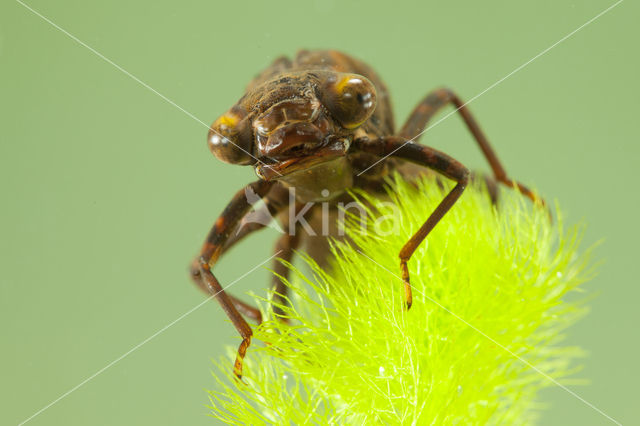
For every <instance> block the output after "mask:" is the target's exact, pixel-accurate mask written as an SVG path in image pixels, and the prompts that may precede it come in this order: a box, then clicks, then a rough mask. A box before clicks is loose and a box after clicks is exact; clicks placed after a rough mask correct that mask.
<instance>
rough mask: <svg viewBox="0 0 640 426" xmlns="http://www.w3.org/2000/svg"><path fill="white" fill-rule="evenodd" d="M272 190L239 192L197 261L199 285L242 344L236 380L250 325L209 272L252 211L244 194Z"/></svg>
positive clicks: (256, 187) (264, 186) (261, 185)
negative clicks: (245, 217) (239, 225)
mask: <svg viewBox="0 0 640 426" xmlns="http://www.w3.org/2000/svg"><path fill="white" fill-rule="evenodd" d="M272 187H273V182H264V181H257V182H254V183H251V184H249V185H248V186H247V187H246V188H245V189H243V190H240V191H238V192H237V193H236V195H234V197H233V199H232V200H231V202H230V203H229V204H228V205H227V207H226V208H225V209H224V211H223V212H222V214H221V215H220V217H218V219H217V220H216V221H215V223H214V225H213V227H212V228H211V231H210V232H209V235H208V236H207V239H206V241H205V242H204V244H203V246H202V249H201V251H200V257H199V259H198V261H197V264H198V267H199V278H200V280H201V284H202V285H203V286H204V287H205V288H206V289H207V290H208V292H209V294H211V295H212V296H214V297H215V298H216V300H217V301H218V303H220V306H221V307H222V309H223V310H224V312H225V313H226V314H227V316H228V317H229V319H230V320H231V322H232V323H233V325H234V327H235V328H236V330H238V333H240V336H241V337H242V342H241V343H240V347H239V348H238V355H237V356H236V361H235V363H234V367H233V372H234V374H235V375H236V376H237V377H238V378H239V379H240V378H241V377H242V361H243V359H244V356H245V354H246V352H247V348H248V347H249V345H250V344H251V336H252V335H253V332H252V331H251V327H249V324H247V322H246V321H245V319H244V318H243V317H242V315H240V313H239V312H238V309H237V308H236V304H235V303H234V300H233V299H232V298H231V297H230V296H229V295H228V294H227V293H225V291H224V289H223V288H222V286H221V285H220V283H219V282H218V279H217V278H216V277H215V276H214V275H213V273H212V272H211V268H212V267H213V265H215V263H216V262H217V260H218V258H219V257H220V255H221V254H222V252H223V250H224V248H225V245H226V243H227V242H228V240H229V237H230V235H231V233H232V232H233V231H234V230H235V229H236V228H237V226H238V224H239V223H240V221H241V220H242V218H243V217H244V216H245V215H246V214H247V212H248V211H249V210H250V209H251V204H249V202H248V200H247V198H246V195H245V193H246V192H245V191H246V190H248V189H249V190H251V191H253V192H254V193H255V194H256V195H257V196H259V197H260V198H262V197H264V196H265V195H266V194H267V193H268V192H269V190H270V189H271V188H272Z"/></svg>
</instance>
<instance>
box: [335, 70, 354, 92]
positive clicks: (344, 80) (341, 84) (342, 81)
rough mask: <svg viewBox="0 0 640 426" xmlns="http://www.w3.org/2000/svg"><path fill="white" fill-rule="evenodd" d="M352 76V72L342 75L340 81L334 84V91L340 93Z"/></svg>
mask: <svg viewBox="0 0 640 426" xmlns="http://www.w3.org/2000/svg"><path fill="white" fill-rule="evenodd" d="M354 78H355V76H354V75H352V74H348V75H345V76H344V77H342V78H341V79H340V81H338V82H337V83H336V85H335V88H336V91H337V92H338V93H342V92H343V91H344V88H345V86H346V85H348V84H349V82H351V80H353V79H354Z"/></svg>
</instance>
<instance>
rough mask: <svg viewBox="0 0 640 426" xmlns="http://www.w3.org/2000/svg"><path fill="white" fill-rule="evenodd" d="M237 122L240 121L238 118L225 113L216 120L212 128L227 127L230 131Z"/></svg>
mask: <svg viewBox="0 0 640 426" xmlns="http://www.w3.org/2000/svg"><path fill="white" fill-rule="evenodd" d="M238 121H240V117H238V116H237V115H235V114H233V113H231V112H227V113H226V114H224V115H222V116H220V118H218V119H217V120H216V122H215V123H214V126H219V127H227V128H230V129H232V128H234V127H235V126H236V125H237V124H238Z"/></svg>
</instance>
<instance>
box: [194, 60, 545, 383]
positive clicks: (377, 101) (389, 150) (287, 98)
mask: <svg viewBox="0 0 640 426" xmlns="http://www.w3.org/2000/svg"><path fill="white" fill-rule="evenodd" d="M449 104H452V105H453V106H455V108H456V109H457V112H459V113H460V115H461V116H462V119H463V120H464V122H465V124H466V125H467V127H468V128H469V130H470V131H471V133H472V135H473V136H474V138H475V140H476V142H477V143H478V145H479V146H480V149H481V150H482V152H483V154H484V156H485V157H486V159H487V160H488V162H489V164H490V166H491V168H492V170H493V174H494V177H495V180H496V181H498V182H501V183H503V184H505V185H507V186H510V187H517V188H518V189H519V190H520V191H521V193H522V194H524V195H526V196H527V197H529V198H530V199H531V200H533V201H534V202H538V201H539V202H541V203H543V201H542V200H540V199H538V198H537V197H536V195H535V194H533V193H532V192H531V191H530V190H529V189H527V188H526V187H525V186H523V185H521V184H520V183H518V182H516V181H513V180H511V179H509V178H508V177H507V174H506V172H505V170H504V168H503V167H502V165H501V164H500V161H499V160H498V158H497V156H496V154H495V153H494V152H493V149H492V148H491V146H490V145H489V142H488V141H487V139H486V137H485V136H484V133H483V132H482V131H481V130H480V127H479V126H478V124H477V123H476V121H475V119H474V118H473V116H472V115H471V113H470V112H469V110H468V109H467V108H466V106H465V105H464V104H463V103H462V101H461V100H460V98H458V96H456V95H455V94H454V93H453V92H452V91H450V90H448V89H439V90H436V91H434V92H432V93H430V94H429V95H427V96H426V97H425V98H424V99H423V100H422V101H421V102H420V103H419V104H418V106H417V107H416V108H415V109H414V111H413V112H412V114H411V115H410V117H409V119H408V120H407V122H406V123H405V125H404V126H403V127H402V129H400V131H399V132H397V133H396V132H395V129H394V123H393V115H392V111H391V104H390V100H389V95H388V93H387V89H386V87H385V85H384V84H383V83H382V81H381V80H380V78H379V77H378V76H377V75H376V73H375V72H374V71H373V70H372V69H371V68H370V67H369V66H367V65H366V64H364V63H362V62H360V61H358V60H356V59H354V58H351V57H350V56H347V55H345V54H343V53H340V52H337V51H332V50H328V51H306V50H303V51H301V52H299V53H298V54H297V56H296V58H295V60H293V61H291V60H289V59H287V58H285V57H282V58H279V59H277V60H276V61H275V62H274V63H273V64H272V65H271V66H270V67H269V68H267V69H266V70H265V71H263V72H262V73H261V74H260V75H258V76H257V77H256V78H255V79H254V80H253V81H252V82H251V83H250V84H249V86H248V88H247V92H246V94H245V95H244V96H243V97H242V98H240V100H239V101H238V102H237V103H236V104H235V105H234V106H233V107H231V109H229V111H227V112H226V113H225V114H224V115H222V116H221V117H220V118H218V119H217V120H216V121H215V122H214V123H213V125H212V126H211V129H210V131H209V136H208V143H209V148H210V149H211V151H212V153H213V154H214V155H215V156H216V157H217V158H219V159H220V160H222V161H225V162H228V163H233V164H241V165H251V166H253V167H254V168H255V171H256V173H257V175H258V177H259V178H260V179H259V180H257V181H256V182H253V183H251V184H249V185H248V186H247V187H246V188H245V189H244V190H241V191H239V192H238V193H237V194H236V195H235V196H234V197H233V199H232V200H231V202H230V203H229V204H228V205H227V207H226V208H225V209H224V211H223V212H222V214H221V215H220V216H219V217H218V219H217V220H216V222H215V224H214V225H213V228H212V229H211V231H210V232H209V235H208V236H207V239H206V241H205V243H204V245H203V247H202V250H201V252H200V256H199V257H198V258H197V259H196V260H195V261H194V262H193V264H192V267H191V274H192V277H193V279H194V280H195V282H196V283H197V284H198V285H199V286H200V287H201V288H202V289H203V290H204V291H206V292H207V293H209V294H213V295H215V297H216V299H217V300H218V302H219V303H220V305H221V306H222V308H223V309H224V311H225V312H226V313H227V315H228V316H229V318H230V319H231V321H232V323H233V324H234V326H235V327H236V329H237V330H238V332H239V333H240V335H241V336H242V343H241V344H240V347H239V348H238V355H237V358H236V362H235V364H234V373H235V375H236V376H237V377H238V378H240V377H241V376H242V360H243V357H244V355H245V353H246V351H247V348H248V347H249V345H250V343H251V336H252V331H251V328H250V327H249V325H248V324H247V322H246V321H245V319H244V318H243V316H242V315H241V313H242V314H245V315H246V316H248V317H249V318H252V319H253V320H255V321H258V322H261V320H262V318H261V314H260V311H259V310H258V309H256V308H254V307H252V306H250V305H248V304H246V303H244V302H242V301H240V300H239V299H236V298H235V297H233V296H231V295H228V294H227V293H225V291H224V290H223V289H222V286H221V285H220V283H219V282H218V280H217V279H216V277H215V276H214V275H213V273H212V272H211V268H212V267H213V266H214V265H215V263H216V262H217V261H218V259H219V258H220V256H221V255H222V254H223V253H224V252H225V251H226V250H227V249H229V248H230V247H231V246H232V245H233V244H234V243H235V242H237V241H238V240H240V239H241V238H242V237H244V236H245V235H247V234H249V233H251V232H253V231H255V230H257V229H260V228H262V227H263V225H261V224H259V223H250V222H243V218H244V217H245V216H246V215H247V214H248V213H249V212H250V210H251V204H250V203H249V201H248V199H247V197H246V196H245V193H246V191H249V192H250V193H253V194H255V195H257V197H260V198H262V199H263V200H264V202H265V204H266V206H267V207H268V209H269V211H270V212H271V214H272V215H274V216H275V215H278V214H281V215H282V214H284V215H286V214H287V209H286V208H285V207H286V206H287V205H288V189H289V188H295V190H296V192H295V194H296V201H297V202H299V203H301V204H302V203H307V202H310V201H313V202H316V201H323V202H329V203H334V204H335V203H336V201H337V200H339V199H342V200H344V199H345V198H348V197H349V195H348V194H347V193H346V192H345V191H346V190H347V189H349V188H362V189H365V190H368V191H380V190H381V189H382V188H383V185H382V182H383V178H384V177H385V176H387V175H388V174H389V173H390V172H391V171H393V170H398V171H400V172H402V173H403V174H404V175H405V176H407V177H410V176H411V174H413V175H414V176H415V174H416V173H417V170H416V166H415V165H417V166H421V167H426V168H429V169H431V170H433V171H435V172H437V173H439V174H441V175H444V176H445V177H446V178H449V179H451V180H453V181H455V182H456V185H455V187H454V188H453V189H452V190H451V191H450V192H449V193H448V194H447V196H446V197H445V198H444V199H443V200H442V201H441V202H440V204H439V205H438V207H437V208H436V209H435V210H434V211H433V212H431V214H430V215H429V216H428V217H427V218H426V221H425V223H424V225H422V227H420V229H418V230H416V232H415V234H414V235H413V236H412V237H411V238H410V239H409V241H407V243H406V244H405V245H404V247H403V248H402V249H401V250H400V253H399V258H400V259H399V260H400V273H401V276H402V279H403V281H404V297H405V301H406V307H407V309H409V308H410V307H411V301H412V296H411V286H410V278H409V269H408V267H407V262H408V261H409V259H410V258H411V255H412V254H413V252H414V251H415V250H416V248H417V247H418V245H419V244H420V243H421V242H422V241H423V240H424V239H425V238H426V237H427V235H428V234H429V232H430V231H431V230H432V229H433V227H434V226H435V225H436V224H437V223H438V221H439V220H440V219H441V218H442V217H443V216H444V215H445V213H446V212H447V211H448V210H449V209H450V208H451V206H453V205H454V204H455V202H456V200H457V199H458V198H459V197H460V195H461V194H462V192H463V191H464V189H465V187H466V185H467V183H468V181H469V171H468V170H467V168H466V167H465V166H463V165H462V164H461V163H459V162H458V161H456V160H455V159H453V158H451V157H450V156H448V155H446V154H444V153H442V152H440V151H437V150H435V149H433V148H430V147H428V146H424V145H419V144H418V143H417V142H418V141H417V136H419V135H421V133H422V132H423V131H424V129H425V128H426V126H427V124H428V122H429V120H430V119H431V118H432V117H433V115H434V114H435V113H436V112H438V111H439V110H440V109H442V108H443V107H444V106H446V105H449ZM410 138H414V139H416V140H413V139H411V140H410ZM410 163H413V165H414V166H411V165H410ZM318 206H319V205H318ZM306 213H307V215H309V216H313V215H314V212H313V211H308V212H306ZM284 226H285V227H286V226H287V221H284ZM325 239H326V237H325ZM300 243H301V241H300V233H299V232H296V230H295V229H293V230H289V232H286V233H285V235H283V236H282V237H281V238H280V239H279V241H278V243H277V246H276V250H277V252H278V253H279V257H281V258H284V259H286V260H291V257H292V253H293V250H294V249H295V248H297V247H299V245H300ZM316 243H317V241H315V242H314V244H312V247H311V249H314V248H315V249H317V247H318V245H317V244H316ZM316 251H317V250H316ZM274 269H275V272H276V273H277V274H279V275H282V276H287V269H286V268H285V267H284V266H283V265H282V264H281V263H280V262H277V261H276V264H275V268H274ZM274 285H275V288H276V296H275V297H278V298H279V299H280V300H279V302H280V303H282V302H283V296H282V295H285V294H286V290H287V289H286V287H285V286H284V285H283V284H282V282H281V281H280V280H279V279H278V278H274Z"/></svg>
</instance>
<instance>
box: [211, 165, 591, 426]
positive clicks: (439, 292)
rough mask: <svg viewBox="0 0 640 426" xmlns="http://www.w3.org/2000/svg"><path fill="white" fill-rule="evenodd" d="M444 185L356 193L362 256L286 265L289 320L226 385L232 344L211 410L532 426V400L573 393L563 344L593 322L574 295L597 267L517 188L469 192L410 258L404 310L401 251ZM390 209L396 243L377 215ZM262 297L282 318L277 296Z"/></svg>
mask: <svg viewBox="0 0 640 426" xmlns="http://www.w3.org/2000/svg"><path fill="white" fill-rule="evenodd" d="M445 186H446V185H445ZM447 189H448V188H441V187H439V186H438V185H437V184H436V183H435V182H434V181H433V180H430V179H425V180H423V181H421V182H419V183H418V185H417V188H416V187H415V186H413V185H411V184H408V183H406V182H404V181H403V180H401V179H399V178H397V177H396V179H395V180H394V181H392V182H390V190H389V197H388V199H387V200H384V199H378V198H374V197H372V196H370V195H367V194H363V193H359V194H356V195H357V196H358V197H359V198H360V199H361V200H363V201H364V202H365V203H366V204H367V205H369V206H370V209H369V212H370V213H371V214H370V215H368V219H367V222H366V224H367V226H366V228H363V227H362V226H361V224H360V221H359V220H358V219H357V218H356V217H350V218H349V220H348V221H347V222H348V223H347V234H348V235H349V237H350V238H351V239H352V241H353V243H355V245H353V244H352V245H349V244H346V243H336V244H334V247H333V251H334V254H335V259H334V260H333V262H332V264H331V266H330V267H329V268H325V269H322V268H320V267H318V266H317V265H316V264H315V263H314V262H313V261H312V260H311V259H309V258H306V257H305V258H304V259H305V263H306V264H307V265H308V266H309V268H307V269H309V270H310V271H308V272H303V271H301V269H299V268H295V267H292V266H291V268H292V273H293V275H294V277H293V278H292V284H290V294H291V302H292V307H288V306H283V307H282V308H283V309H284V310H285V313H286V316H287V317H289V319H290V324H291V325H287V324H284V323H283V322H282V321H279V320H277V319H271V320H269V321H266V322H264V323H263V324H262V325H260V326H259V327H257V328H256V330H255V338H254V342H256V344H255V345H253V346H252V348H251V349H250V350H249V354H248V356H247V358H246V361H245V367H244V371H245V377H244V378H243V381H244V384H242V383H238V382H237V381H235V380H233V378H232V376H231V368H230V365H231V361H230V360H231V359H232V358H233V356H234V355H235V351H234V350H233V349H230V351H229V357H228V358H224V359H222V360H219V361H217V362H216V365H217V367H218V373H216V374H214V376H215V377H216V380H217V382H218V388H217V390H214V391H210V400H211V404H212V405H211V407H210V408H211V410H212V411H211V415H212V416H214V417H216V418H218V419H221V420H223V421H225V422H228V423H232V424H251V425H259V424H305V423H312V424H336V423H338V424H342V423H347V424H377V423H384V424H400V423H401V424H419V425H421V424H451V423H453V424H456V423H457V424H486V423H514V422H515V423H526V422H528V423H530V422H532V421H534V420H535V419H536V417H537V415H538V414H539V413H540V411H541V409H542V407H541V406H540V404H539V403H537V402H536V393H537V391H538V390H540V389H541V388H542V387H544V386H548V385H552V384H553V382H552V381H551V380H550V378H553V379H554V380H563V383H567V382H566V381H565V380H566V377H567V375H569V374H570V373H572V372H574V371H575V370H576V367H575V366H574V364H573V361H574V359H575V358H576V357H578V356H580V355H581V351H580V350H579V349H578V348H575V347H567V346H560V345H559V343H560V341H561V340H562V338H563V334H562V333H563V332H564V330H565V329H566V328H567V327H568V326H569V325H571V324H572V323H574V322H575V320H576V319H578V318H579V317H580V316H581V315H582V314H583V313H584V312H585V311H586V308H585V306H584V303H583V302H575V301H573V302H568V301H566V299H567V298H566V297H565V296H566V294H567V293H568V292H570V291H574V290H576V289H577V287H578V286H579V285H580V284H581V283H582V282H584V280H585V279H586V278H587V277H588V275H589V272H590V270H591V268H589V267H588V263H589V255H588V251H587V252H586V253H585V254H579V253H578V251H577V249H578V244H579V242H580V239H581V234H582V232H581V229H582V228H581V227H572V228H570V229H568V230H565V229H564V226H563V224H564V222H563V218H562V216H561V215H560V213H557V214H556V220H555V224H551V223H550V222H549V218H548V215H547V212H546V211H545V210H544V209H542V208H538V207H535V206H531V205H530V203H528V202H527V201H525V200H524V199H523V197H522V196H520V195H519V194H518V193H516V192H514V191H510V190H504V191H502V192H501V200H500V203H499V206H498V207H497V208H496V207H495V206H493V205H492V203H491V201H490V200H489V197H488V194H487V192H486V189H485V188H484V187H483V186H480V185H472V186H471V187H470V188H468V189H467V191H466V192H465V193H464V194H463V196H462V198H461V199H460V201H459V202H458V203H457V204H456V205H455V206H454V207H453V208H452V209H451V211H450V212H449V213H448V214H447V215H446V216H445V217H444V219H443V220H442V221H441V222H440V223H439V224H438V225H437V226H436V228H435V229H434V231H433V232H432V233H431V234H430V235H429V237H428V238H427V241H426V242H425V243H423V244H422V245H421V246H420V248H419V249H418V250H417V251H416V253H415V254H414V256H413V258H412V259H411V261H410V262H409V265H410V271H411V274H412V275H411V276H412V287H413V297H414V299H413V306H412V308H411V309H410V310H409V311H407V310H406V309H404V308H403V292H402V283H401V281H400V279H399V277H398V275H399V268H398V263H399V262H398V258H397V253H398V251H399V249H400V247H401V246H402V245H403V244H404V242H405V241H407V239H408V238H409V237H410V235H411V232H412V231H413V230H416V229H417V228H418V227H419V226H420V225H421V224H422V222H423V221H424V220H425V217H426V215H427V212H430V211H432V210H433V209H434V207H435V206H436V205H437V203H438V202H439V201H440V200H441V199H442V198H443V196H444V195H445V194H446V191H447ZM388 201H391V203H389V202H388ZM391 214H393V215H394V218H395V220H397V221H399V222H398V223H399V224H400V227H399V232H396V233H389V232H388V231H389V230H390V228H389V227H390V226H393V224H392V223H391V221H381V220H379V219H376V217H388V215H391ZM257 299H259V300H260V302H261V303H262V307H263V309H264V310H265V314H267V315H266V316H265V317H266V318H273V315H272V314H269V313H267V311H269V306H270V301H269V300H270V298H266V299H265V298H257ZM571 299H576V298H571ZM259 342H264V344H261V343H259ZM532 367H534V368H532ZM545 375H546V377H545Z"/></svg>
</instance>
